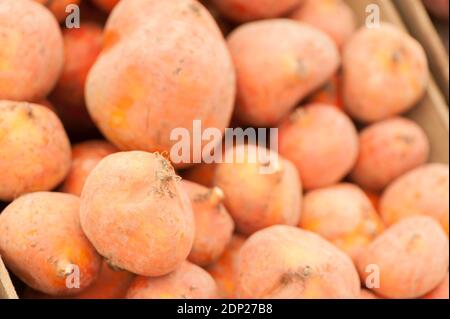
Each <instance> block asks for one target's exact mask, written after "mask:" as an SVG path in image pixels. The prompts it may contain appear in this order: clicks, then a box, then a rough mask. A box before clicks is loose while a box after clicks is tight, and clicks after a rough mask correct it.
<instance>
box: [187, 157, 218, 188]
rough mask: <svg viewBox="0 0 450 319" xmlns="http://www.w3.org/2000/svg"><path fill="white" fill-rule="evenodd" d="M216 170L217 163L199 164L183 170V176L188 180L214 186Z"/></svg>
mask: <svg viewBox="0 0 450 319" xmlns="http://www.w3.org/2000/svg"><path fill="white" fill-rule="evenodd" d="M215 172H216V164H215V163H211V164H198V165H196V166H193V167H191V168H188V169H187V170H184V171H182V172H181V176H182V177H183V178H185V179H187V180H188V181H191V182H194V183H197V184H200V185H203V186H206V187H213V186H214V174H215Z"/></svg>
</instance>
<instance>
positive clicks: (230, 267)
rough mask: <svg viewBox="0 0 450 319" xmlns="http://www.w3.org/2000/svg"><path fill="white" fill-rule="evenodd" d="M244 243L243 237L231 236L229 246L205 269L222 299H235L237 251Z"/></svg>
mask: <svg viewBox="0 0 450 319" xmlns="http://www.w3.org/2000/svg"><path fill="white" fill-rule="evenodd" d="M244 242H245V237H243V236H241V235H237V234H235V235H233V237H232V239H231V242H230V244H229V245H228V247H227V248H226V249H225V252H224V253H223V255H222V256H221V257H220V258H219V260H217V261H216V262H215V263H214V264H212V265H211V266H209V267H208V268H206V270H207V271H208V272H209V274H210V275H211V276H212V277H213V278H214V280H215V281H216V283H217V287H218V290H219V295H220V297H222V298H235V297H236V295H235V289H236V274H237V260H238V256H239V250H240V249H241V247H242V245H243V244H244Z"/></svg>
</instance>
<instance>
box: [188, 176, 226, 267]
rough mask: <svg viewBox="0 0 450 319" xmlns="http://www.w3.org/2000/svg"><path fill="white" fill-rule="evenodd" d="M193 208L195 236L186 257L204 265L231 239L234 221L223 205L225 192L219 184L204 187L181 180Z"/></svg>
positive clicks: (211, 260) (211, 261)
mask: <svg viewBox="0 0 450 319" xmlns="http://www.w3.org/2000/svg"><path fill="white" fill-rule="evenodd" d="M182 184H183V188H184V190H185V191H186V192H187V194H188V196H189V198H190V200H191V203H192V210H193V211H194V219H195V238H194V244H193V246H192V250H191V252H190V253H189V256H188V259H189V261H190V262H192V263H194V264H196V265H199V266H207V265H209V264H211V263H213V262H214V261H216V260H217V259H218V258H219V257H220V256H221V255H222V253H223V252H224V250H225V248H226V246H227V245H228V243H229V242H230V240H231V236H232V235H233V230H234V222H233V219H231V217H230V215H229V214H228V212H227V210H226V209H225V207H224V206H223V204H222V201H223V197H224V194H223V192H222V190H221V189H220V188H218V187H214V188H206V187H203V186H201V185H199V184H196V183H192V182H189V181H182Z"/></svg>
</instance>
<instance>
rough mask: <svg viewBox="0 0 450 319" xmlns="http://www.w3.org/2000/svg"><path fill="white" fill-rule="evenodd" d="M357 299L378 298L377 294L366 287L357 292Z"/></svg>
mask: <svg viewBox="0 0 450 319" xmlns="http://www.w3.org/2000/svg"><path fill="white" fill-rule="evenodd" d="M359 299H380V297H378V296H377V295H375V294H374V293H373V292H371V291H370V290H368V289H361V293H360V294H359Z"/></svg>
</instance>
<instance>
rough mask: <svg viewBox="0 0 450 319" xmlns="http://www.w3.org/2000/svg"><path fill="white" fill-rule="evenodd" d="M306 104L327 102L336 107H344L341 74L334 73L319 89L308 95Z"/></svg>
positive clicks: (341, 108)
mask: <svg viewBox="0 0 450 319" xmlns="http://www.w3.org/2000/svg"><path fill="white" fill-rule="evenodd" d="M307 102H308V104H328V105H334V106H336V107H337V108H338V109H340V110H343V109H344V102H343V100H342V76H341V75H340V74H335V75H334V76H333V77H332V78H331V80H329V81H328V82H327V83H325V85H323V86H322V87H321V88H320V89H318V90H317V91H315V92H314V93H312V94H311V95H310V96H308V99H307Z"/></svg>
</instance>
